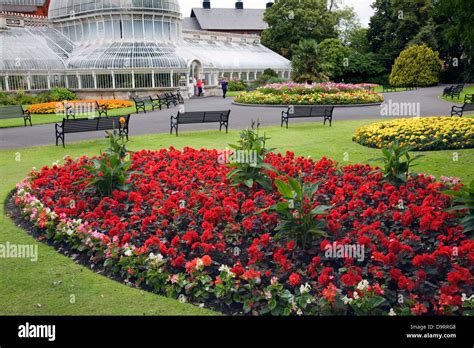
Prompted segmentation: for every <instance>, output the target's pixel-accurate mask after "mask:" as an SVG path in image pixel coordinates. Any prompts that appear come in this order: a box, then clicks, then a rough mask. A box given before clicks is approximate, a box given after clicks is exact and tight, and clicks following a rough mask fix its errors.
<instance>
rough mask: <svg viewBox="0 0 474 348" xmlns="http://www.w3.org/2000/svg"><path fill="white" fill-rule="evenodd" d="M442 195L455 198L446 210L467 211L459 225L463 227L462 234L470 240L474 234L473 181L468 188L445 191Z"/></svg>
mask: <svg viewBox="0 0 474 348" xmlns="http://www.w3.org/2000/svg"><path fill="white" fill-rule="evenodd" d="M443 193H444V194H446V195H449V196H451V197H454V198H455V199H454V200H453V203H454V205H453V207H452V208H450V209H448V210H451V211H452V210H455V211H465V210H467V214H466V216H464V217H463V219H462V220H461V225H462V226H463V227H464V233H466V234H467V235H468V236H469V238H471V239H472V238H473V232H474V180H472V181H471V183H470V184H469V186H463V187H460V188H459V189H458V190H457V191H455V190H447V191H444V192H443Z"/></svg>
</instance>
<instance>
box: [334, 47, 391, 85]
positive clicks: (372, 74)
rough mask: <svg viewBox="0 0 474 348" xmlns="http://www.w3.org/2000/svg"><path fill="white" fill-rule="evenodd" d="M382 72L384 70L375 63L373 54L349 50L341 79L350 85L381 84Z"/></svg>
mask: <svg viewBox="0 0 474 348" xmlns="http://www.w3.org/2000/svg"><path fill="white" fill-rule="evenodd" d="M384 72H385V68H384V67H383V66H382V65H381V64H380V63H379V62H378V61H377V59H376V57H375V55H374V54H373V53H371V52H369V53H360V52H357V51H355V50H353V49H350V53H349V57H348V64H347V67H346V68H345V70H344V75H343V76H342V78H343V80H344V81H345V82H350V83H363V82H375V83H381V80H383V79H382V78H381V76H382V75H383V74H384Z"/></svg>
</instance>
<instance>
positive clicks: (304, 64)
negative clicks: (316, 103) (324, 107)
mask: <svg viewBox="0 0 474 348" xmlns="http://www.w3.org/2000/svg"><path fill="white" fill-rule="evenodd" d="M293 51H294V53H293V58H292V61H291V65H292V68H293V80H294V81H296V82H307V81H327V80H328V77H327V75H326V69H327V68H326V66H325V64H324V63H323V57H322V56H321V53H320V51H319V48H318V43H317V42H316V41H315V40H311V39H306V40H301V41H300V43H299V44H298V45H295V46H293Z"/></svg>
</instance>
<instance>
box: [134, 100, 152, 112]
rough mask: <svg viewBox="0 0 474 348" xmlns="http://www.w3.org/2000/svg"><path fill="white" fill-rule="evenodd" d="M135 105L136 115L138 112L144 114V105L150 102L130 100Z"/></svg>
mask: <svg viewBox="0 0 474 348" xmlns="http://www.w3.org/2000/svg"><path fill="white" fill-rule="evenodd" d="M132 99H133V101H134V103H135V109H137V114H139V113H140V111H143V112H144V113H145V114H146V104H147V103H148V102H149V101H150V99H149V98H132Z"/></svg>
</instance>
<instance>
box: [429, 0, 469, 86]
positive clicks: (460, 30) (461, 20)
mask: <svg viewBox="0 0 474 348" xmlns="http://www.w3.org/2000/svg"><path fill="white" fill-rule="evenodd" d="M434 20H435V21H436V23H437V24H438V29H437V31H438V33H439V35H440V39H439V41H440V43H441V44H440V51H441V55H442V56H443V58H445V60H446V62H447V65H448V67H447V68H448V72H452V73H453V74H452V77H453V78H455V79H458V80H462V81H472V80H473V79H474V24H473V23H474V8H473V2H472V0H439V1H437V3H436V5H435V16H434Z"/></svg>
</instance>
